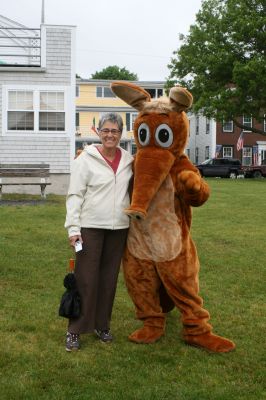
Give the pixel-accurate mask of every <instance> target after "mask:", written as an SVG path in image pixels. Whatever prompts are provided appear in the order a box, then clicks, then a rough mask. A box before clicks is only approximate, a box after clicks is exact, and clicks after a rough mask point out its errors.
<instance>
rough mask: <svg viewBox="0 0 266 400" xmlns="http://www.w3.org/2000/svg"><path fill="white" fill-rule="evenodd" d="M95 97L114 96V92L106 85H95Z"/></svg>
mask: <svg viewBox="0 0 266 400" xmlns="http://www.w3.org/2000/svg"><path fill="white" fill-rule="evenodd" d="M96 97H108V98H110V97H113V98H114V97H115V94H114V93H113V92H112V90H111V89H110V88H109V87H108V86H97V87H96Z"/></svg>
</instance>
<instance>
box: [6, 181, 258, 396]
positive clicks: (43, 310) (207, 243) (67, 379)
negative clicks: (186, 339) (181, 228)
mask: <svg viewBox="0 0 266 400" xmlns="http://www.w3.org/2000/svg"><path fill="white" fill-rule="evenodd" d="M208 182H209V184H210V186H211V189H212V194H211V197H210V199H209V200H208V202H207V203H206V204H205V205H204V206H202V207H200V208H197V209H194V218H193V232H192V233H193V238H194V240H195V242H196V244H197V248H198V253H199V257H200V261H201V273H200V287H201V295H202V297H203V299H204V304H205V308H207V309H208V310H209V312H210V314H211V323H212V325H213V326H214V331H215V332H216V333H217V334H220V335H224V336H226V337H228V338H230V339H232V340H234V341H235V342H236V345H237V348H236V350H235V351H234V352H232V353H228V354H223V355H221V354H209V353H207V352H205V351H203V350H200V349H196V348H193V347H189V346H187V345H185V344H184V343H183V341H182V340H181V337H180V333H181V324H180V321H179V312H178V311H177V310H175V311H173V312H171V313H170V314H169V316H168V319H167V331H166V335H165V337H164V338H163V339H161V340H160V341H159V342H157V343H155V344H153V345H136V344H133V343H130V342H129V341H128V340H127V335H128V334H130V333H131V332H132V331H133V330H135V329H136V328H137V327H139V326H140V323H139V322H138V321H137V320H135V319H134V308H133V305H132V303H131V300H130V299H129V296H128V294H127V292H126V289H125V287H124V283H123V276H122V274H120V278H119V284H118V290H117V296H116V301H115V306H114V310H113V319H112V331H113V334H114V336H115V338H116V340H115V341H114V343H113V344H111V345H105V344H102V343H99V342H98V341H97V340H96V338H95V337H94V335H85V336H83V337H82V350H81V351H80V352H77V353H67V352H66V351H65V348H64V340H65V331H66V320H64V319H63V318H60V317H58V304H59V300H60V297H61V295H62V293H63V290H64V288H63V278H64V275H65V272H66V267H67V263H68V259H69V257H70V256H71V255H72V251H71V249H70V248H69V247H68V242H67V236H66V232H65V229H64V227H63V224H64V217H65V208H64V198H63V197H60V196H52V195H50V196H48V198H47V201H46V202H42V201H40V202H39V201H37V202H35V203H34V204H23V203H20V202H19V201H18V202H17V203H16V204H12V202H11V204H5V203H4V204H3V203H2V205H0V226H1V229H0V267H1V268H0V300H1V312H0V318H1V324H0V338H1V340H0V347H1V348H0V388H1V389H0V390H1V392H0V398H1V400H7V399H11V400H13V399H16V400H20V399H21V400H22V399H23V400H36V399H38V400H42V399H47V400H48V399H49V400H54V399H56V400H57V399H58V400H61V399H62V400H68V399H69V400H77V399H80V400H83V399H84V400H86V399H90V400H91V399H93V400H105V399H106V400H120V399H121V400H131V399H132V400H134V399H135V400H164V399H165V400H168V399H169V400H236V399H239V400H261V399H263V398H265V396H266V392H265V377H266V369H265V365H266V363H265V361H266V360H265V327H266V326H265V305H264V304H265V303H264V301H265V238H266V223H265V211H266V207H265V200H266V179H264V180H252V179H251V180H246V179H245V180H244V179H243V180H241V179H239V180H231V179H213V180H212V179H210V180H209V181H208ZM24 198H25V196H22V195H18V196H15V195H4V196H3V199H4V200H8V199H9V200H14V199H16V200H21V199H24ZM27 198H28V197H27ZM33 198H34V199H36V198H37V199H38V197H33Z"/></svg>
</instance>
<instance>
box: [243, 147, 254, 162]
mask: <svg viewBox="0 0 266 400" xmlns="http://www.w3.org/2000/svg"><path fill="white" fill-rule="evenodd" d="M242 164H243V165H251V164H252V147H243V150H242Z"/></svg>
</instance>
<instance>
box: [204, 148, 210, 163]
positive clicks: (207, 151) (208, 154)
mask: <svg viewBox="0 0 266 400" xmlns="http://www.w3.org/2000/svg"><path fill="white" fill-rule="evenodd" d="M209 158H210V146H206V147H205V160H208V159H209Z"/></svg>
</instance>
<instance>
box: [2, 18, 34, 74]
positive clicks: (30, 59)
mask: <svg viewBox="0 0 266 400" xmlns="http://www.w3.org/2000/svg"><path fill="white" fill-rule="evenodd" d="M11 66H12V67H39V66H41V30H40V29H34V28H11V27H1V26H0V71H1V67H11Z"/></svg>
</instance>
